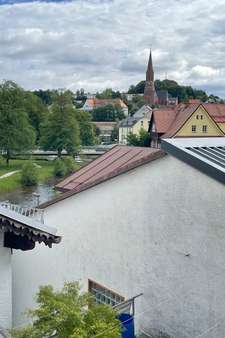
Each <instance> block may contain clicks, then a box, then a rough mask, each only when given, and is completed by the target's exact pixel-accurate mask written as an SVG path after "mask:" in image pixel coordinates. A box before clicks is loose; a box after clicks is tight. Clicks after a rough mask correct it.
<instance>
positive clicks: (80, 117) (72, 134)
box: [0, 81, 97, 163]
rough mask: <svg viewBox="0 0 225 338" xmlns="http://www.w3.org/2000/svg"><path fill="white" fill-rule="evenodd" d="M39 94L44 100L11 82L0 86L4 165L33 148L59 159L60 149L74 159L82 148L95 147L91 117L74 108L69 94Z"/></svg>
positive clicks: (60, 92) (0, 142) (1, 136)
mask: <svg viewBox="0 0 225 338" xmlns="http://www.w3.org/2000/svg"><path fill="white" fill-rule="evenodd" d="M41 92H42V94H43V97H44V99H42V98H41V97H40V96H39V95H35V94H34V93H32V92H30V91H25V90H24V89H23V88H21V87H20V86H18V85H17V84H16V83H14V82H12V81H5V82H2V83H1V84H0V128H1V134H0V152H1V153H3V154H4V155H5V157H6V160H7V163H8V162H9V160H10V158H11V157H12V155H13V154H14V153H19V152H21V151H26V150H31V149H34V148H35V147H40V148H42V149H44V150H56V151H57V152H58V155H59V156H60V155H61V152H62V150H63V149H65V150H67V153H68V154H69V155H75V154H76V153H77V152H78V149H79V147H80V146H81V145H85V146H86V145H94V144H96V143H97V136H96V130H95V127H94V125H93V124H92V123H91V120H92V117H91V115H90V114H89V113H87V112H84V111H81V110H77V109H76V108H75V107H74V104H73V99H74V98H73V95H71V92H70V91H62V90H58V91H57V90H54V91H46V95H45V91H41ZM46 102H48V103H49V104H47V103H46Z"/></svg>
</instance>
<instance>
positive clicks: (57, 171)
mask: <svg viewBox="0 0 225 338" xmlns="http://www.w3.org/2000/svg"><path fill="white" fill-rule="evenodd" d="M66 173H67V168H66V164H65V162H64V161H63V160H62V159H61V158H57V159H56V160H55V163H54V175H55V176H56V177H63V176H65V175H66Z"/></svg>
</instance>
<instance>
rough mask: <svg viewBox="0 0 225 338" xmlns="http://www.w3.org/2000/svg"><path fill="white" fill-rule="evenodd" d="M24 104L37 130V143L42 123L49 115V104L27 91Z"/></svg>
mask: <svg viewBox="0 0 225 338" xmlns="http://www.w3.org/2000/svg"><path fill="white" fill-rule="evenodd" d="M24 106H25V109H26V112H27V114H28V116H29V120H30V123H31V125H32V127H33V128H34V129H35V131H36V143H38V142H39V139H40V133H41V131H40V129H41V125H42V124H43V123H44V122H45V121H46V120H47V117H48V109H47V106H46V105H45V104H44V103H43V102H42V100H41V99H40V98H39V97H38V96H36V95H34V94H33V93H32V92H26V93H25V100H24Z"/></svg>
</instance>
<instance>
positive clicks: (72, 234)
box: [13, 137, 225, 338]
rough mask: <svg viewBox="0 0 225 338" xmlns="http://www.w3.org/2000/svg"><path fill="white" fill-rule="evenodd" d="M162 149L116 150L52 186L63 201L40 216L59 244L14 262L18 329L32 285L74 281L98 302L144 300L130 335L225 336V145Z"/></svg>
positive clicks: (212, 142)
mask: <svg viewBox="0 0 225 338" xmlns="http://www.w3.org/2000/svg"><path fill="white" fill-rule="evenodd" d="M178 141H180V142H181V141H182V142H184V143H183V144H182V143H179V142H178ZM176 142H178V143H176ZM185 142H186V143H185ZM164 143H165V144H164ZM163 148H164V149H165V151H166V152H163V151H161V150H159V149H150V148H138V147H126V146H116V147H114V148H113V149H111V150H110V151H109V152H107V153H105V154H104V155H102V156H101V157H99V158H98V159H97V160H95V161H94V162H92V163H91V164H89V165H88V166H86V167H84V168H82V169H81V170H80V171H78V172H77V173H75V174H73V175H71V176H70V177H68V178H67V179H65V180H64V181H62V182H61V183H60V184H59V185H58V189H59V190H60V191H63V194H62V195H60V196H59V197H58V198H57V199H55V200H52V201H50V202H49V203H46V204H44V205H42V206H41V207H42V208H44V210H45V218H46V221H47V222H48V224H55V222H56V221H57V224H60V232H61V233H62V234H63V241H62V243H61V244H60V245H58V246H54V248H53V249H52V250H49V251H47V250H46V248H44V247H39V248H37V250H33V251H32V252H30V253H26V252H25V253H23V254H22V253H20V252H17V253H16V255H14V256H13V273H14V276H15V278H14V279H15V280H16V281H17V283H16V284H15V283H14V287H13V292H14V311H15V314H14V323H15V324H16V325H19V324H21V323H23V322H24V318H23V317H22V315H19V314H20V313H22V312H23V311H24V309H25V308H30V307H32V306H34V298H33V295H34V294H35V293H36V291H37V289H38V287H39V285H41V284H52V285H54V286H55V287H61V286H62V285H63V283H64V282H65V281H74V280H79V281H80V282H81V284H82V286H83V289H84V290H86V291H87V290H90V291H91V292H92V291H93V290H95V291H94V292H96V290H97V294H98V296H99V297H102V299H107V297H109V295H110V297H111V298H113V299H114V300H115V301H116V300H117V299H118V302H119V301H120V300H122V299H128V298H130V297H133V296H134V295H137V294H139V293H143V296H141V297H140V298H139V299H138V300H137V302H136V315H135V321H136V328H137V331H138V332H146V333H148V334H149V335H152V333H153V332H163V333H166V334H168V335H169V336H170V337H174V338H187V337H200V336H201V337H204V338H211V337H214V338H221V337H224V336H225V326H224V321H223V320H222V317H223V313H224V312H225V302H224V295H225V283H224V278H225V271H224V260H225V250H224V241H225V227H224V203H225V189H224V184H225V171H224V166H223V160H222V156H224V155H223V151H224V149H225V141H224V138H221V137H219V138H208V139H206V138H204V139H203V138H195V139H194V140H193V138H192V139H191V140H187V139H181V138H180V139H172V140H164V141H163ZM196 149H198V151H196ZM208 153H211V155H209V154H208ZM218 153H219V154H218ZM215 156H217V157H218V161H217V163H215V162H214V160H215ZM39 271H41V274H40V273H39ZM24 285H27V286H29V287H27V288H25V287H24ZM107 295H108V296H107ZM106 296H107V297H106Z"/></svg>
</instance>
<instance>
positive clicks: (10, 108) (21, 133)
mask: <svg viewBox="0 0 225 338" xmlns="http://www.w3.org/2000/svg"><path fill="white" fill-rule="evenodd" d="M24 98H25V92H24V90H23V89H22V88H20V87H19V86H18V85H17V84H16V83H14V82H11V81H5V82H3V83H2V84H1V85H0V130H1V132H0V150H1V151H2V152H3V153H5V155H6V161H7V163H9V159H10V157H11V155H12V154H13V153H15V152H20V151H23V150H29V149H32V148H33V146H34V141H35V132H34V130H33V128H32V126H31V125H30V123H29V118H28V114H27V112H26V107H25V105H24Z"/></svg>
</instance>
